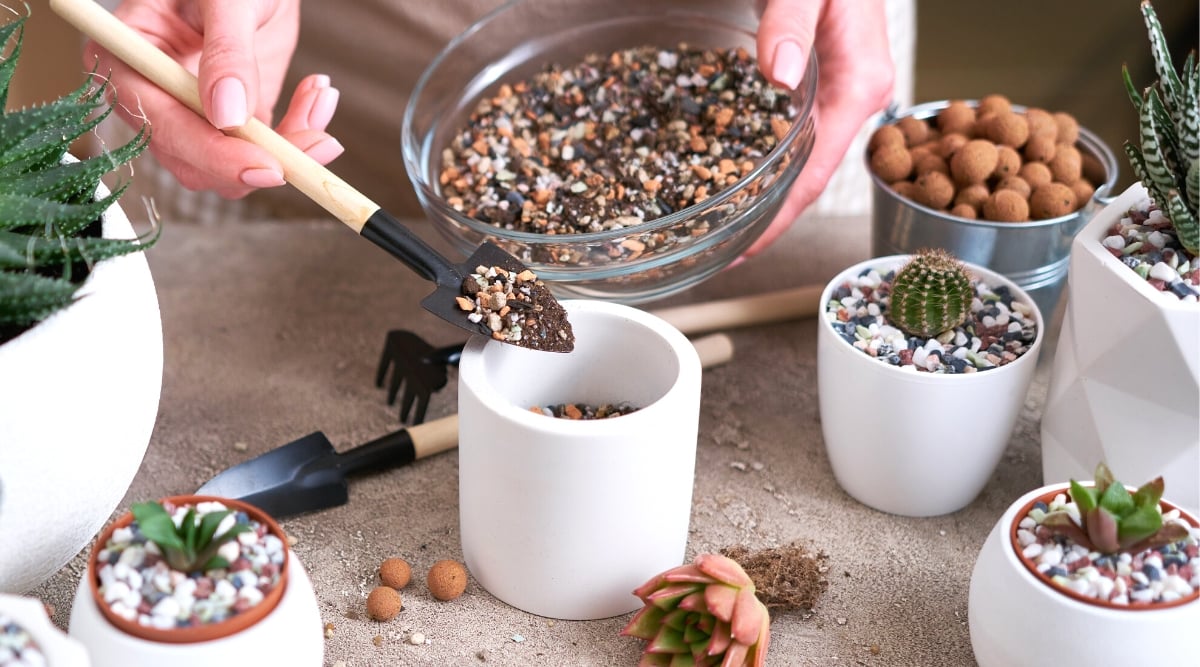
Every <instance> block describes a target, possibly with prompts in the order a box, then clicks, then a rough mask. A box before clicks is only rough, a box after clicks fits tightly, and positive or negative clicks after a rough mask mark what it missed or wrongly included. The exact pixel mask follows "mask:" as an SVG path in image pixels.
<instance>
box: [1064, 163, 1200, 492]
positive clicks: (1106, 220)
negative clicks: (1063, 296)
mask: <svg viewBox="0 0 1200 667" xmlns="http://www.w3.org/2000/svg"><path fill="white" fill-rule="evenodd" d="M1146 197H1147V194H1146V190H1145V188H1143V187H1142V185H1141V184H1140V183H1135V184H1134V185H1132V186H1131V187H1130V188H1129V189H1127V190H1126V191H1125V192H1124V193H1122V194H1121V196H1120V197H1117V198H1116V199H1115V200H1113V202H1112V203H1111V204H1109V205H1108V206H1107V207H1105V208H1104V209H1103V210H1101V211H1100V212H1099V213H1097V214H1096V216H1095V217H1094V218H1092V220H1091V221H1090V222H1089V223H1088V224H1087V226H1086V227H1084V228H1083V230H1082V231H1080V232H1079V234H1078V235H1077V236H1076V237H1075V240H1074V241H1073V242H1072V246H1071V267H1070V271H1069V273H1068V283H1067V285H1068V287H1067V305H1066V311H1065V313H1064V315H1063V327H1062V333H1061V335H1060V337H1059V339H1058V346H1057V348H1056V351H1055V354H1054V367H1053V369H1052V371H1051V375H1050V389H1049V393H1048V394H1047V397H1046V407H1045V410H1044V411H1043V413H1042V425H1041V426H1042V475H1043V482H1044V483H1046V484H1052V483H1055V482H1065V481H1067V480H1069V479H1081V478H1086V477H1089V476H1090V475H1091V474H1092V472H1091V471H1092V469H1093V468H1094V466H1095V465H1096V461H1101V460H1103V461H1105V462H1107V463H1108V465H1109V466H1110V467H1112V468H1113V469H1114V470H1120V471H1121V473H1122V474H1124V475H1128V476H1129V477H1130V478H1131V479H1152V478H1154V477H1157V476H1158V475H1162V477H1163V481H1164V483H1165V485H1166V488H1168V489H1170V490H1171V497H1172V498H1173V499H1174V500H1175V502H1177V503H1179V505H1180V506H1181V507H1182V508H1184V509H1186V510H1188V511H1189V512H1192V513H1193V514H1196V513H1200V344H1198V342H1200V304H1197V303H1188V302H1184V301H1180V300H1179V299H1177V298H1176V297H1175V296H1174V295H1173V294H1162V293H1160V292H1159V291H1158V290H1156V289H1154V288H1153V287H1151V286H1150V284H1149V283H1147V282H1146V281H1145V280H1144V279H1143V278H1142V277H1141V276H1139V275H1138V274H1137V273H1135V272H1133V271H1132V270H1130V269H1129V267H1127V266H1125V265H1124V264H1123V263H1122V262H1121V260H1120V259H1118V258H1117V257H1115V256H1113V255H1112V253H1110V252H1109V251H1108V250H1107V249H1106V248H1105V247H1104V245H1103V243H1102V242H1103V240H1104V238H1105V237H1106V236H1107V235H1108V230H1109V229H1110V228H1111V227H1112V226H1113V224H1115V223H1116V222H1117V221H1118V220H1120V219H1121V218H1122V217H1124V216H1125V214H1126V213H1127V212H1128V211H1129V209H1130V208H1131V207H1132V206H1134V205H1135V204H1138V203H1139V202H1141V201H1142V200H1144V199H1145V198H1146Z"/></svg>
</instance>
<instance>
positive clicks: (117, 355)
mask: <svg viewBox="0 0 1200 667" xmlns="http://www.w3.org/2000/svg"><path fill="white" fill-rule="evenodd" d="M107 193H108V191H107V190H106V189H104V188H103V186H102V187H101V189H100V191H99V193H98V195H97V196H105V195H107ZM103 234H104V236H106V237H109V238H133V237H135V236H136V234H135V232H134V230H133V227H132V225H130V222H129V219H128V218H127V217H126V215H125V213H124V211H122V210H121V207H120V206H117V205H115V204H114V205H113V206H112V207H110V208H109V209H108V210H107V211H106V212H105V213H104V216H103ZM79 297H80V298H79V299H78V300H77V301H76V302H75V303H74V304H72V305H71V306H70V307H69V308H66V309H65V310H62V311H59V312H58V313H56V314H54V315H51V316H50V317H49V318H47V319H46V320H45V321H43V322H41V323H40V324H38V325H37V326H35V327H33V328H31V329H30V330H28V331H26V332H25V333H23V334H21V335H20V336H18V337H17V338H14V339H12V340H10V341H8V342H7V343H4V344H3V345H0V406H3V407H0V482H2V483H3V485H4V497H3V499H2V500H0V591H8V592H14V593H22V592H25V591H28V590H31V589H33V588H34V587H36V586H38V585H39V584H41V583H42V582H43V581H45V580H47V579H49V578H50V577H51V576H52V575H53V574H54V573H55V572H57V571H58V570H59V569H60V568H62V566H63V565H65V564H66V563H67V561H69V560H70V559H71V558H73V557H74V556H75V555H76V554H78V553H79V552H80V551H81V550H82V549H83V548H84V547H86V546H87V544H88V542H89V541H91V540H92V538H93V537H95V535H96V532H97V531H99V530H100V528H101V527H102V526H103V525H104V522H105V521H106V520H108V518H109V517H110V516H111V515H112V513H113V510H115V509H116V507H117V503H119V502H120V501H121V499H122V498H123V497H124V496H125V492H126V491H127V490H128V489H129V485H130V483H132V482H133V477H134V475H135V474H136V473H137V470H138V467H139V466H140V465H141V463H142V457H143V456H144V455H145V453H146V447H147V446H148V445H149V443H150V434H151V432H152V431H153V428H154V422H155V419H156V417H157V416H158V400H159V392H160V390H161V388H162V370H163V339H162V322H161V319H160V316H159V310H158V296H157V294H156V293H155V291H154V281H153V280H152V279H151V276H150V267H149V265H148V264H147V262H146V258H145V257H144V256H143V255H142V254H141V253H135V254H131V255H125V256H123V257H117V258H113V259H109V260H105V261H103V262H100V263H98V264H97V265H96V266H95V268H94V269H93V270H92V272H91V275H90V276H89V277H88V279H87V281H86V282H85V283H84V285H83V287H82V288H80V292H79Z"/></svg>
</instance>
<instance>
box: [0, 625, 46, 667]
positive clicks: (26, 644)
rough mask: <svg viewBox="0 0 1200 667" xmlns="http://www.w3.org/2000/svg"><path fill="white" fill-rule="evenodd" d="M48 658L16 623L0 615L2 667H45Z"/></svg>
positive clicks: (0, 665) (0, 656)
mask: <svg viewBox="0 0 1200 667" xmlns="http://www.w3.org/2000/svg"><path fill="white" fill-rule="evenodd" d="M47 664H48V663H47V662H46V656H45V654H43V653H42V650H41V649H40V648H38V645H37V642H35V641H34V640H33V637H32V636H31V635H30V634H29V632H28V631H26V630H25V629H24V628H22V627H21V626H19V625H17V623H16V621H14V620H13V619H11V618H9V617H8V616H5V615H4V614H3V613H0V667H45V665H47Z"/></svg>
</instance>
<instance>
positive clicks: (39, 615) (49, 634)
mask: <svg viewBox="0 0 1200 667" xmlns="http://www.w3.org/2000/svg"><path fill="white" fill-rule="evenodd" d="M8 623H12V624H15V625H16V626H17V627H18V628H20V629H21V630H23V631H24V632H25V633H27V634H28V637H29V639H30V640H31V641H32V643H33V644H34V649H35V650H36V651H37V654H38V656H39V658H40V660H41V661H40V662H39V661H38V660H35V659H34V658H33V657H31V656H24V657H23V660H18V661H17V662H16V663H15V664H17V665H42V664H44V665H47V666H48V667H89V665H91V662H90V661H89V660H88V653H87V649H85V648H84V646H83V644H80V643H79V642H78V641H76V640H74V639H72V638H70V637H68V636H67V635H66V634H64V633H63V631H62V630H59V629H58V628H56V627H54V624H53V623H51V622H50V618H49V617H48V616H46V606H45V605H44V604H42V602H41V600H36V599H34V598H30V597H21V596H19V595H5V594H3V593H0V635H3V634H4V629H5V628H4V626H5V625H6V624H8ZM4 648H5V646H4V642H3V641H0V664H5V665H8V664H13V663H10V662H5V660H4V657H5V656H4V654H5V651H4ZM17 657H19V658H20V657H22V656H21V655H20V654H18V655H17Z"/></svg>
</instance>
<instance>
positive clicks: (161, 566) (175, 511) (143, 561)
mask: <svg viewBox="0 0 1200 667" xmlns="http://www.w3.org/2000/svg"><path fill="white" fill-rule="evenodd" d="M163 506H164V508H165V509H166V510H167V511H168V512H170V513H171V515H172V518H173V519H174V520H175V524H176V525H179V524H180V522H181V521H182V520H183V517H184V514H185V513H186V512H187V509H188V508H187V506H179V507H175V506H172V505H171V504H170V503H165V502H164V503H163ZM195 509H196V520H197V521H199V520H200V518H201V517H203V516H204V515H205V514H208V513H209V512H219V511H223V510H226V509H228V508H227V507H226V506H225V505H223V504H221V503H218V502H204V503H198V504H197V505H196V506H195ZM235 522H236V523H244V524H249V525H250V526H251V527H252V530H249V531H246V532H244V533H242V534H240V535H238V536H237V539H234V540H231V541H230V542H227V543H225V544H224V545H222V546H221V548H220V550H218V551H217V555H219V556H222V557H224V558H225V559H226V561H228V562H229V567H228V568H223V569H215V570H208V571H206V572H193V573H191V574H185V573H183V572H179V571H177V570H172V569H171V568H170V567H168V566H167V563H166V561H164V560H163V558H162V552H161V551H160V550H159V548H158V545H156V544H154V543H153V542H149V541H147V540H146V537H145V536H144V535H142V533H141V531H139V530H138V527H137V522H134V523H132V524H130V525H129V526H127V527H125V528H118V529H117V530H115V531H114V532H113V535H112V538H111V539H109V541H108V544H106V545H105V546H104V548H103V549H102V550H101V551H100V553H99V555H98V557H97V558H98V562H99V563H102V565H101V566H100V572H99V577H100V594H101V596H102V597H103V598H104V601H105V602H106V603H107V604H108V605H109V608H110V609H111V610H112V611H113V612H114V613H116V614H117V615H119V616H121V617H122V618H125V619H127V620H130V621H136V622H137V623H139V624H141V625H145V626H149V627H154V628H158V629H169V628H185V627H191V626H194V625H198V624H202V623H217V622H220V621H223V620H226V619H228V618H229V617H231V616H233V615H234V614H238V613H240V612H243V611H246V610H247V609H250V608H251V607H253V606H255V605H257V604H258V603H259V602H262V600H263V598H264V597H265V595H266V593H268V592H269V591H271V589H273V588H274V587H275V586H276V585H278V584H279V580H280V576H281V569H282V566H283V562H284V553H285V549H286V548H287V547H286V545H284V543H283V541H282V540H280V539H279V538H278V537H276V536H275V535H273V534H271V533H270V532H268V528H267V526H266V525H264V524H262V523H260V522H257V521H253V520H252V519H250V517H249V516H247V515H246V513H245V512H234V513H233V514H230V515H229V516H227V517H225V520H224V521H222V523H221V525H220V526H218V528H217V534H218V535H219V534H221V533H224V532H225V531H227V530H229V528H230V527H231V526H232V525H233V524H234V523H235Z"/></svg>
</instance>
